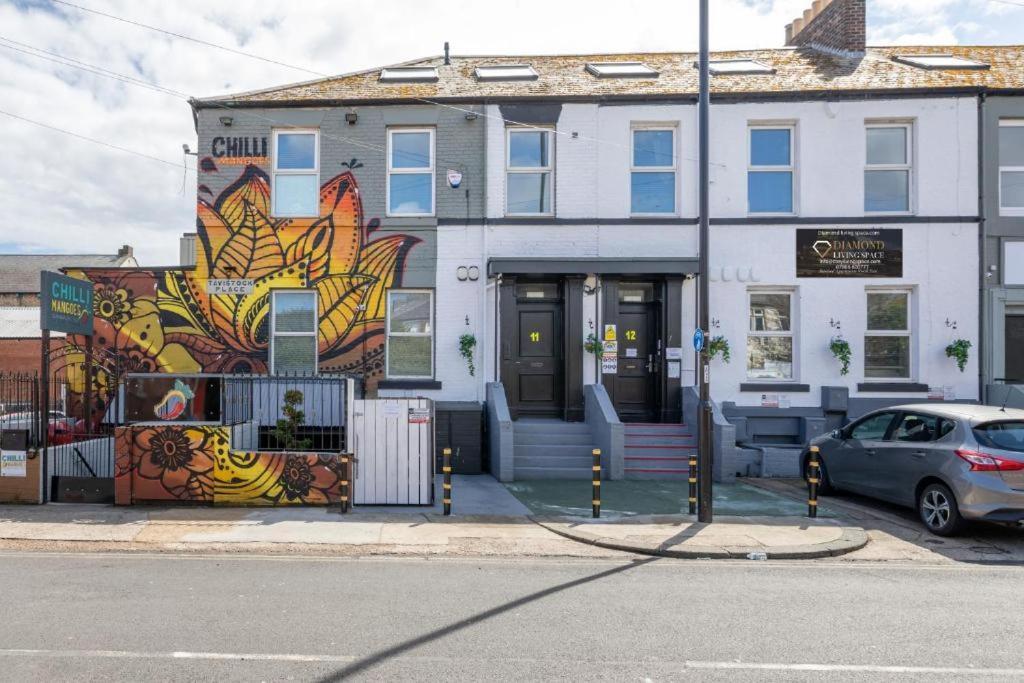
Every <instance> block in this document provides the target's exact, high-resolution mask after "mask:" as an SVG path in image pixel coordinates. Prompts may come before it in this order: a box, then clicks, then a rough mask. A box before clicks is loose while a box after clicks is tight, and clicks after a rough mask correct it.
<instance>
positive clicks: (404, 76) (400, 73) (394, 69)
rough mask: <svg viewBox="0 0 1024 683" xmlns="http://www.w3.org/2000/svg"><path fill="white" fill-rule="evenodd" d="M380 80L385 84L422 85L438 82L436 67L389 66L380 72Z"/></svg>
mask: <svg viewBox="0 0 1024 683" xmlns="http://www.w3.org/2000/svg"><path fill="white" fill-rule="evenodd" d="M380 80H382V81H384V82H385V83H422V82H426V81H436V80H437V67H435V66H389V67H388V68H386V69H381V70H380Z"/></svg>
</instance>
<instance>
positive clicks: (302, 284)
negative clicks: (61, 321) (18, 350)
mask: <svg viewBox="0 0 1024 683" xmlns="http://www.w3.org/2000/svg"><path fill="white" fill-rule="evenodd" d="M378 225H379V222H378V221H376V220H373V221H370V222H369V223H367V222H366V221H365V219H364V216H363V209H362V201H361V199H360V196H359V189H358V186H357V183H356V179H355V176H354V175H353V174H352V172H351V171H350V170H349V171H345V172H344V173H341V174H339V175H337V176H335V177H333V178H331V179H330V180H328V181H327V182H326V183H324V184H323V185H322V186H321V188H320V215H319V217H318V218H315V219H304V220H300V219H280V218H272V217H271V212H270V183H269V178H268V177H267V174H266V173H265V172H264V171H262V170H261V169H259V168H258V167H256V166H246V167H245V170H244V171H243V173H242V175H241V176H240V177H239V178H238V179H237V180H236V181H235V182H234V183H232V184H231V185H230V186H228V187H227V188H225V190H224V191H223V192H222V193H221V194H220V195H219V196H218V197H217V198H216V199H215V200H213V201H208V200H206V199H204V198H202V197H200V199H199V202H198V206H197V216H196V229H197V248H196V265H195V267H194V268H192V269H184V268H182V269H177V268H176V269H169V270H134V271H124V270H114V269H111V270H88V271H80V272H76V273H72V274H73V275H75V276H77V277H84V278H87V279H90V280H92V281H93V283H94V291H95V292H96V296H95V299H94V301H95V303H94V311H95V314H96V318H95V319H96V324H95V332H94V342H95V344H96V346H97V347H98V348H99V349H100V353H99V354H98V355H101V356H102V357H101V358H100V360H101V363H102V364H103V366H104V367H103V370H101V372H99V373H97V379H96V383H97V388H100V389H101V388H102V387H104V386H106V379H105V378H104V377H103V374H104V371H106V372H110V371H111V368H112V367H113V365H115V364H116V365H119V366H120V368H121V370H122V371H128V372H237V371H242V372H246V371H247V372H256V373H264V372H267V370H268V365H269V362H268V349H269V343H270V339H269V326H270V319H269V318H270V302H271V292H272V290H274V289H279V288H285V289H311V290H315V291H316V293H317V295H318V296H317V299H318V306H319V310H318V334H317V351H318V357H319V360H320V367H321V369H322V370H335V371H344V372H351V373H356V374H362V375H363V376H364V377H366V378H367V379H372V376H373V375H375V374H378V373H379V372H380V369H381V368H382V366H383V362H382V358H383V344H384V320H385V306H386V292H387V290H388V289H389V288H391V287H393V286H400V285H401V280H402V275H403V273H404V269H405V261H406V258H407V256H408V253H409V251H410V250H411V249H412V248H413V247H414V246H415V245H416V244H417V243H419V242H420V240H419V239H418V238H415V237H411V236H408V235H401V234H397V235H388V236H383V237H376V238H374V233H375V231H376V230H377V227H378ZM210 279H251V280H253V288H252V291H251V293H249V294H243V295H210V294H208V293H207V291H206V289H207V281H208V280H210ZM68 345H69V346H68V349H67V353H66V354H65V363H66V366H67V367H66V369H67V373H68V377H69V378H70V379H71V381H72V388H73V390H74V391H75V392H76V393H80V391H81V389H82V388H84V382H83V377H82V372H81V368H82V366H83V363H84V338H83V337H76V336H70V337H69V338H68ZM98 395H99V394H98Z"/></svg>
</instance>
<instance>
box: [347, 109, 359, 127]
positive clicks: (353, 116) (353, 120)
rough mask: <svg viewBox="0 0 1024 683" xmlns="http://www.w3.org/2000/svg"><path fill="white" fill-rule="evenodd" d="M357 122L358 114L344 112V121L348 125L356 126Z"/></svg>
mask: <svg viewBox="0 0 1024 683" xmlns="http://www.w3.org/2000/svg"><path fill="white" fill-rule="evenodd" d="M358 120H359V114H357V113H355V112H354V111H348V112H345V121H346V122H347V123H348V125H350V126H354V125H356V121H358Z"/></svg>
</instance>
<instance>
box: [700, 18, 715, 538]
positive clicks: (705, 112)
mask: <svg viewBox="0 0 1024 683" xmlns="http://www.w3.org/2000/svg"><path fill="white" fill-rule="evenodd" d="M708 59H709V52H708V0H700V60H699V67H700V93H699V99H698V120H699V138H700V145H699V146H700V202H699V204H700V206H699V210H700V279H699V281H698V299H699V300H698V303H697V309H698V315H699V318H698V320H699V322H698V326H699V327H700V329H702V330H704V332H705V333H707V331H708V328H709V327H710V325H709V320H710V317H709V315H708V305H709V299H710V296H709V293H708V284H709V283H708V275H709V272H708V271H709V267H708V262H709V259H708V243H709V242H710V237H711V235H710V232H711V231H710V219H709V216H708V211H709V209H710V201H709V188H710V182H711V177H710V156H709V155H710V148H709V129H708V125H709V120H710V114H711V89H710V74H709V63H708ZM710 371H711V366H710V358H708V354H707V353H705V352H703V351H702V352H700V353H698V354H697V381H698V383H699V387H700V409H699V416H700V417H699V420H700V431H699V440H698V444H699V462H698V465H699V466H698V474H697V482H698V489H699V496H698V514H697V519H698V520H700V521H701V522H703V523H709V522H711V521H712V516H713V513H712V505H711V496H712V492H711V444H712V438H711V429H712V420H711V391H710V382H711V375H710Z"/></svg>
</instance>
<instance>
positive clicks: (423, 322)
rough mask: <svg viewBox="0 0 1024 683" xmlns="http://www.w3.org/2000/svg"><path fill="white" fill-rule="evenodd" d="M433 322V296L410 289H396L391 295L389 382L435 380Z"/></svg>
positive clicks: (390, 292)
mask: <svg viewBox="0 0 1024 683" xmlns="http://www.w3.org/2000/svg"><path fill="white" fill-rule="evenodd" d="M433 320H434V294H433V292H430V291H425V290H408V289H393V290H390V291H389V292H388V319H387V330H388V339H387V376H388V378H389V379H431V378H433V376H434V337H433V329H434V323H433Z"/></svg>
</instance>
